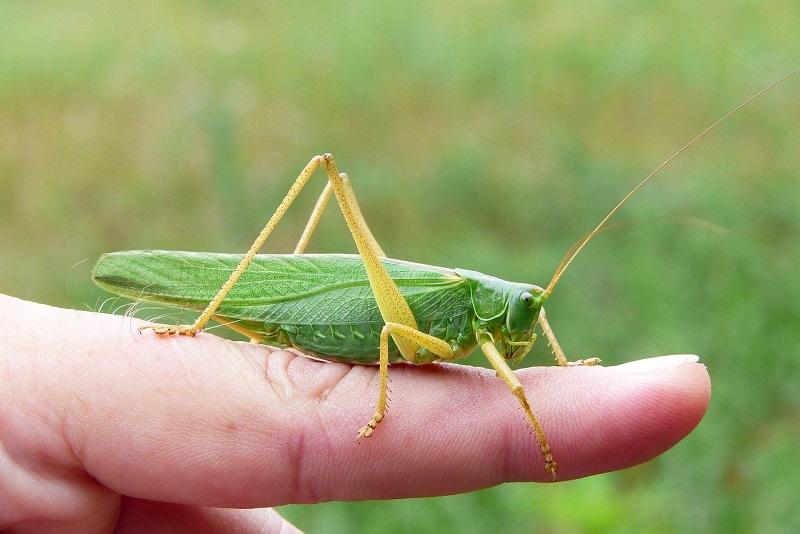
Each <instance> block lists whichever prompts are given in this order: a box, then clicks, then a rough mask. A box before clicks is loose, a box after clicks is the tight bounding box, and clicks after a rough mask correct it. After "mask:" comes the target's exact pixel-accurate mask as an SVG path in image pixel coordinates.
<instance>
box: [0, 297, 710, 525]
mask: <svg viewBox="0 0 800 534" xmlns="http://www.w3.org/2000/svg"><path fill="white" fill-rule="evenodd" d="M142 324H144V323H142V322H140V321H138V320H136V319H131V318H128V317H121V316H115V315H107V314H99V313H89V312H79V311H75V310H65V309H60V308H53V307H49V306H45V305H42V304H36V303H32V302H26V301H22V300H19V299H16V298H13V297H7V296H3V295H0V325H2V326H0V443H2V448H0V529H10V530H16V531H20V532H25V531H37V532H38V531H42V530H47V529H50V530H58V531H62V532H63V531H80V532H111V531H114V530H117V531H123V532H124V531H126V530H129V531H139V530H142V529H148V530H151V529H155V530H156V531H157V530H159V529H160V530H164V531H171V532H176V531H196V530H197V529H199V528H202V529H205V530H207V531H215V530H219V531H225V530H231V529H232V528H238V529H240V530H241V531H245V532H248V531H260V530H261V529H264V530H266V531H278V530H281V529H282V530H283V531H284V532H292V531H294V527H292V526H291V525H290V524H289V523H286V522H284V521H283V519H282V518H281V517H280V516H279V515H278V514H277V513H275V512H274V511H272V510H271V509H269V507H271V506H278V505H282V504H287V503H315V502H322V501H328V500H345V501H347V500H351V501H357V500H365V499H391V498H403V497H422V496H433V495H447V494H454V493H462V492H467V491H472V490H477V489H480V488H486V487H489V486H494V485H497V484H501V483H503V482H509V481H546V480H549V476H548V475H547V474H546V473H545V471H544V462H543V459H542V455H541V453H540V451H539V446H538V444H537V443H536V440H535V439H534V437H533V436H532V435H531V430H530V428H529V426H528V424H527V422H526V419H525V418H524V416H523V414H522V412H521V410H520V409H519V407H518V405H517V401H516V399H515V398H514V397H513V395H511V393H510V392H509V391H508V388H507V387H506V385H505V383H504V382H503V381H502V380H500V379H498V378H497V377H496V376H495V375H494V373H493V372H492V371H491V370H487V369H478V368H474V367H468V366H459V365H454V364H433V365H427V366H412V365H407V364H399V365H393V366H392V367H391V369H390V379H391V384H390V387H391V399H390V404H389V412H388V414H387V416H386V418H385V419H384V421H383V422H382V423H381V424H380V426H379V427H378V429H377V430H376V431H375V434H374V435H373V436H372V437H370V438H369V439H362V443H360V444H356V443H355V442H354V438H355V435H356V433H357V431H358V429H359V428H361V426H363V424H364V423H365V422H366V421H367V420H368V419H369V417H370V416H371V415H372V413H373V412H374V403H375V400H376V397H377V388H378V370H377V367H374V366H352V365H346V364H338V363H329V362H320V361H316V360H312V359H309V358H305V357H302V356H299V355H297V354H295V353H293V352H291V351H285V350H278V349H273V348H270V347H265V346H263V345H253V344H249V343H243V342H232V341H228V340H224V339H221V338H218V337H216V336H214V335H212V334H209V333H206V332H204V333H201V334H199V335H197V336H196V337H194V338H188V337H159V336H157V335H155V334H153V333H152V332H144V333H142V334H140V333H139V332H138V327H139V326H140V325H142ZM696 362H697V359H696V358H695V357H693V356H668V357H660V358H651V359H646V360H639V361H636V362H632V363H629V364H625V365H619V366H614V367H569V368H561V367H558V366H550V367H533V368H526V369H522V370H519V371H517V375H518V376H519V378H520V380H521V382H522V384H523V386H524V387H525V388H526V392H527V395H528V399H529V400H530V401H531V403H532V406H533V409H534V411H535V413H536V414H537V416H538V417H539V419H540V421H541V422H542V425H543V427H544V429H545V432H546V433H547V437H548V439H549V441H550V444H551V446H552V448H553V454H554V456H555V459H556V461H557V462H558V464H559V470H558V477H559V480H569V479H574V478H580V477H585V476H589V475H593V474H598V473H603V472H607V471H613V470H618V469H624V468H626V467H630V466H633V465H636V464H639V463H641V462H645V461H647V460H649V459H651V458H653V457H655V456H657V455H659V454H661V453H662V452H664V451H666V450H667V449H669V448H670V447H672V446H673V445H674V444H675V443H677V442H678V441H680V440H681V439H682V438H683V437H684V436H686V435H687V434H688V433H689V432H690V431H691V430H692V429H693V428H694V427H695V426H696V425H697V424H698V423H699V421H700V420H701V419H702V417H703V415H704V414H705V411H706V409H707V407H708V403H709V400H710V391H711V385H710V380H709V376H708V373H707V371H706V368H705V366H703V365H702V364H699V363H696ZM151 531H153V530H151Z"/></svg>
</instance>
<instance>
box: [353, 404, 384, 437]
mask: <svg viewBox="0 0 800 534" xmlns="http://www.w3.org/2000/svg"><path fill="white" fill-rule="evenodd" d="M381 421H383V414H382V413H380V412H375V415H373V416H372V419H370V420H369V423H367V424H366V425H364V427H363V428H362V429H361V430H359V431H358V435H357V436H356V443H361V438H368V437H370V436H371V435H372V433H373V432H374V431H375V427H376V426H378V423H380V422H381Z"/></svg>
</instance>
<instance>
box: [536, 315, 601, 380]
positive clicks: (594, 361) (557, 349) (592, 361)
mask: <svg viewBox="0 0 800 534" xmlns="http://www.w3.org/2000/svg"><path fill="white" fill-rule="evenodd" d="M539 324H540V325H542V331H544V335H545V337H546V338H547V342H548V343H550V347H552V349H553V354H555V356H556V361H557V362H558V365H560V366H561V367H575V366H579V365H600V364H601V363H602V362H603V361H602V360H601V359H600V358H587V359H585V360H577V361H574V362H571V361H569V360H567V357H566V356H565V355H564V351H563V349H562V348H561V345H559V343H558V340H557V339H556V336H555V334H553V329H552V328H550V323H548V322H547V315H545V313H544V308H542V309H541V310H539Z"/></svg>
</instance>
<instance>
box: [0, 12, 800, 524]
mask: <svg viewBox="0 0 800 534" xmlns="http://www.w3.org/2000/svg"><path fill="white" fill-rule="evenodd" d="M798 20H800V5H799V4H797V3H796V2H780V1H778V2H772V3H770V4H769V5H765V4H763V3H760V2H745V1H734V2H731V3H729V4H726V6H725V7H724V8H723V7H721V6H718V5H712V4H708V5H705V4H698V3H695V2H672V3H661V2H659V3H648V4H646V5H640V4H638V3H630V2H587V3H582V4H580V5H575V6H570V5H566V4H564V5H559V4H554V5H545V4H535V3H529V2H503V3H498V2H478V3H473V4H470V5H466V4H462V3H456V2H448V1H443V2H437V3H430V4H428V3H417V2H410V3H400V2H398V3H391V2H378V3H371V4H370V3H360V2H354V3H348V4H342V5H338V4H337V5H334V4H322V5H318V4H317V3H312V2H274V3H255V2H243V1H238V2H227V3H219V4H218V3H214V2H201V3H184V2H174V1H172V2H170V1H168V2H149V1H145V2H140V3H137V4H136V5H126V6H124V7H123V5H118V4H114V3H104V2H84V3H81V4H61V3H58V2H38V3H33V4H31V3H27V2H20V1H6V2H2V3H0V251H2V252H1V253H2V257H0V290H1V291H3V292H6V293H9V294H12V295H16V296H19V297H23V298H27V299H32V300H38V301H42V302H47V303H51V304H54V305H58V306H67V307H69V306H74V307H76V308H92V309H94V308H97V306H98V305H99V303H100V302H102V300H103V299H104V298H106V296H107V295H104V294H103V293H102V292H101V291H100V290H98V289H97V288H95V287H93V285H92V283H91V281H90V278H89V272H90V269H91V266H92V263H93V262H94V260H95V259H96V258H97V257H98V256H99V254H100V253H102V252H106V251H111V250H119V249H136V248H173V249H189V250H210V251H231V252H235V251H238V252H241V251H243V250H245V249H246V247H247V246H248V245H249V243H250V241H251V240H252V238H253V236H254V235H255V233H256V232H257V231H258V230H259V229H260V227H261V225H262V224H263V222H264V221H265V220H266V218H267V217H268V215H269V214H270V213H271V211H272V209H274V206H275V205H276V204H277V202H278V201H279V199H280V197H281V196H282V195H283V194H284V193H285V191H286V189H287V188H288V185H289V184H290V182H291V180H292V179H293V178H294V177H295V176H296V175H297V173H298V172H299V171H300V169H301V168H302V166H303V165H304V164H305V163H306V162H307V161H308V159H309V158H310V157H311V156H313V155H314V154H317V153H321V152H325V151H330V152H332V153H333V154H334V155H335V156H336V157H337V161H338V163H339V167H340V169H341V170H342V171H346V172H348V173H349V175H350V176H351V178H352V180H353V182H354V185H355V188H356V191H357V193H358V195H359V198H360V200H361V202H362V204H363V207H364V211H365V215H366V218H367V220H368V221H369V222H370V224H371V225H372V227H373V230H374V232H375V234H376V236H377V237H378V239H379V240H380V242H381V243H382V245H383V247H384V249H385V250H387V252H388V253H389V254H390V255H391V256H394V257H399V258H404V259H409V260H414V261H421V262H425V263H431V264H437V265H443V266H459V267H465V268H471V269H475V270H480V271H483V272H487V273H490V274H494V275H496V276H500V277H502V278H506V279H512V280H520V281H526V282H532V283H538V284H545V283H546V282H547V281H548V280H549V278H550V276H551V275H552V272H553V270H554V268H555V266H556V265H557V264H558V261H559V260H560V259H561V256H562V255H563V253H564V252H565V251H566V250H567V249H568V248H569V246H570V245H571V244H572V243H573V242H574V241H575V240H577V239H578V238H580V237H581V236H583V235H585V234H586V233H587V232H588V231H589V230H590V229H591V228H592V227H593V226H594V225H595V224H596V223H597V222H598V221H599V219H600V218H601V217H602V216H603V215H604V214H605V213H606V212H607V211H608V210H609V209H610V208H611V206H613V205H614V203H616V201H618V200H619V199H620V198H621V197H622V196H623V195H624V194H625V193H626V192H627V191H628V190H629V189H630V188H631V187H632V186H633V185H634V184H635V183H636V182H638V180H640V179H641V178H643V177H644V176H645V175H646V174H647V173H649V172H650V171H651V170H652V169H653V168H655V167H656V165H657V164H659V163H660V162H662V161H663V160H664V159H666V158H667V157H668V156H669V155H670V154H671V153H672V152H673V151H674V150H676V149H677V148H678V147H680V146H681V145H682V144H683V143H685V142H686V141H688V140H689V139H690V138H691V137H692V136H694V135H695V134H696V133H697V132H699V131H700V130H702V129H703V128H705V127H706V126H708V125H709V124H711V123H712V122H713V121H714V120H716V119H717V118H718V117H720V116H721V115H723V114H724V113H725V112H727V111H728V110H729V109H731V108H732V107H734V106H735V105H737V104H738V103H740V102H741V101H742V100H744V99H745V98H747V97H748V96H750V95H751V94H752V93H754V92H756V91H757V90H758V89H759V88H761V87H762V86H764V85H766V84H767V83H768V82H770V81H772V80H773V79H775V78H777V77H778V76H779V75H781V74H783V73H785V72H787V71H788V70H790V69H791V68H793V67H794V66H796V65H797V64H798V58H800V40H798V39H797V33H798V29H799V28H798V23H797V21H798ZM799 94H800V78H796V79H792V80H790V81H788V82H786V83H784V84H783V85H782V86H780V87H778V88H776V89H775V90H774V91H772V92H770V93H769V94H768V95H766V96H764V97H763V98H761V99H760V100H758V101H757V102H755V103H754V104H753V105H751V106H750V107H749V108H747V109H746V110H745V111H743V112H742V113H740V114H739V115H737V116H736V117H734V118H733V119H731V120H729V121H728V122H727V123H726V124H724V125H723V126H721V127H720V128H718V129H717V130H716V131H715V132H714V133H713V134H712V135H711V136H709V137H708V138H707V139H705V140H703V142H702V143H701V144H700V145H698V146H697V147H696V148H693V149H692V150H691V151H689V152H687V153H686V154H684V155H682V156H681V157H680V158H679V160H678V161H676V162H675V163H674V164H673V165H671V166H670V167H669V168H668V169H667V170H665V171H664V173H663V175H662V176H660V177H659V178H658V179H657V180H656V181H654V182H653V183H652V184H650V185H649V186H648V187H647V188H646V189H645V190H643V191H642V192H641V193H640V194H639V195H638V196H637V197H636V198H635V199H634V200H633V201H632V202H631V203H630V204H629V205H628V206H627V207H626V208H625V210H624V211H623V212H621V213H620V216H619V218H618V220H620V221H622V220H633V221H637V223H636V224H635V225H633V226H628V227H625V228H623V229H620V230H617V231H613V232H608V233H606V234H603V235H602V236H601V237H599V238H598V239H597V241H596V242H595V243H593V244H592V246H590V247H589V248H588V249H587V250H586V252H585V253H584V254H583V255H582V256H581V258H580V259H579V261H577V262H576V264H575V266H574V267H573V268H572V269H571V270H570V271H569V273H568V274H567V275H566V276H565V277H564V279H563V280H562V282H561V283H560V285H559V287H558V288H557V290H556V291H555V293H554V296H553V298H552V299H551V301H549V302H548V315H549V316H550V319H551V323H552V324H553V326H554V328H555V329H556V333H557V334H558V335H559V339H560V340H561V342H562V344H564V345H565V349H566V350H567V351H568V353H569V354H572V355H574V357H583V356H593V355H599V356H602V357H603V359H604V360H605V361H606V362H608V363H610V364H616V363H620V362H622V361H626V360H629V359H633V358H638V357H643V356H650V355H658V354H668V353H673V352H692V353H697V354H699V355H700V356H701V358H702V361H703V362H704V363H705V364H706V365H707V366H708V367H709V370H710V372H711V376H712V382H713V386H714V391H713V397H712V404H711V408H710V410H709V413H708V415H707V417H706V418H705V419H704V420H703V422H702V423H701V424H700V426H699V427H698V428H697V430H696V431H695V432H694V433H692V435H690V436H689V437H688V438H687V439H686V440H685V441H683V442H682V443H681V444H679V445H678V446H676V447H675V448H674V449H672V450H671V451H669V452H667V453H666V454H665V455H663V456H662V457H661V458H659V459H657V460H655V461H653V462H650V463H648V464H646V465H643V466H640V467H637V468H634V469H630V470H627V471H625V472H622V473H614V474H609V475H603V476H600V477H594V478H592V479H588V480H581V481H575V482H570V483H566V484H563V485H558V486H538V485H534V484H524V485H523V484H517V485H505V486H502V487H498V488H492V489H489V490H485V491H480V492H476V493H472V494H468V495H459V496H452V497H443V498H436V499H420V500H402V501H393V502H378V503H326V504H320V505H313V506H288V507H283V508H282V512H283V513H284V514H285V515H286V516H287V517H288V518H289V519H290V520H292V521H293V522H294V523H295V524H296V525H298V526H299V527H301V528H305V529H308V530H310V531H326V532H334V531H343V532H344V531H352V530H354V529H359V530H361V529H367V528H378V527H379V528H380V529H381V530H382V531H385V532H392V531H395V532H407V531H420V532H424V531H441V530H443V529H444V530H454V529H456V528H458V529H460V530H461V531H464V532H468V531H474V532H478V531H485V530H489V529H498V528H499V529H507V530H514V531H530V532H582V531H609V530H613V531H615V532H625V531H631V532H634V531H635V532H640V531H643V530H645V531H650V532H662V531H663V532H673V531H682V532H686V531H704V532H706V531H728V532H752V531H761V532H766V531H769V532H779V531H785V532H791V531H794V530H796V529H797V528H798V527H800V511H798V508H797V506H796V503H797V501H798V497H800V490H799V489H798V488H800V474H798V470H797V469H795V468H796V467H797V465H798V461H797V453H796V451H797V450H798V445H800V425H798V418H800V393H798V391H799V390H798V382H799V381H800V359H799V358H798V348H797V347H798V345H800V343H799V342H800V335H798V324H800V277H798V276H797V272H798V267H800V215H798V213H800V189H799V188H798V183H799V182H798V176H797V174H798V168H800V151H798V147H800V143H798V132H799V131H800V128H798V124H800V97H798V95H799ZM320 184H321V181H320ZM315 194H316V193H309V194H308V195H305V197H307V198H304V202H305V208H300V209H294V210H293V211H292V212H291V213H290V216H289V219H288V220H287V222H286V224H285V226H284V231H283V232H279V234H278V235H276V236H275V240H274V241H272V243H270V244H269V245H268V248H269V250H273V251H286V250H290V248H291V247H292V245H293V243H292V241H293V240H296V239H297V235H299V232H300V231H301V229H302V225H303V223H304V222H305V221H304V219H305V217H306V216H307V210H308V207H309V206H310V205H311V203H313V201H314V196H315ZM388 212H390V213H391V217H387V216H386V214H387V213H388ZM328 215H329V216H327V215H326V217H325V222H326V224H325V225H324V227H323V228H321V229H320V231H319V233H318V234H317V235H316V237H315V239H314V241H313V243H312V246H313V247H314V249H315V250H317V251H323V252H331V251H352V250H353V246H352V244H351V243H350V241H349V238H348V236H347V234H346V230H345V228H344V225H343V224H342V223H341V221H340V220H339V217H337V214H335V213H334V212H333V210H330V213H329V214H328ZM688 219H693V220H698V221H700V222H699V223H687V222H681V221H685V220H688ZM81 262H82V263H81ZM476 361H478V360H476ZM545 362H549V358H548V356H547V354H546V351H545V350H544V347H543V344H540V345H539V346H538V347H537V349H536V350H535V352H534V354H532V355H531V356H529V358H528V359H527V360H526V362H525V363H526V364H527V365H531V364H543V363H545ZM532 394H533V395H534V396H535V392H533V393H532ZM534 398H535V397H534Z"/></svg>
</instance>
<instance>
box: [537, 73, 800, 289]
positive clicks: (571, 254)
mask: <svg viewBox="0 0 800 534" xmlns="http://www.w3.org/2000/svg"><path fill="white" fill-rule="evenodd" d="M798 71H800V67H797V68H796V69H794V70H793V71H791V72H790V73H789V74H786V75H785V76H783V77H781V78H780V79H779V80H777V81H774V82H772V83H771V84H769V85H768V86H766V87H765V88H763V89H762V90H760V91H759V92H757V93H756V94H754V95H753V96H751V97H750V98H748V99H747V100H745V101H744V102H742V103H741V104H739V105H738V106H736V107H735V108H733V109H732V110H731V111H729V112H728V113H726V114H725V115H724V116H723V117H722V118H720V119H719V120H717V121H716V122H715V123H714V124H712V125H711V126H709V127H708V128H706V129H705V130H703V131H702V132H700V133H699V134H697V136H695V138H694V139H692V140H691V141H689V142H688V143H686V144H685V145H683V147H681V149H680V150H678V151H677V152H675V153H674V154H673V155H671V156H670V157H669V158H667V160H666V161H665V162H664V163H662V164H661V165H659V166H658V167H657V168H656V170H654V171H653V172H651V173H650V174H649V175H648V176H647V178H645V179H644V180H642V181H641V182H639V185H637V186H636V187H634V188H633V189H631V191H630V192H629V193H628V194H627V195H625V197H624V198H623V199H622V200H620V201H619V203H618V204H617V205H616V206H614V209H612V210H611V211H610V212H608V215H606V216H605V217H603V220H602V221H600V224H598V225H597V226H595V228H594V230H592V231H591V232H590V233H589V235H587V236H586V237H584V238H583V239H581V240H579V241H578V242H577V243H575V244H574V245H573V246H572V247H571V248H570V250H569V251H568V252H567V254H566V255H565V256H564V259H563V260H561V263H560V264H559V266H558V268H557V269H556V272H555V274H554V275H553V278H552V280H550V283H549V284H547V289H545V290H544V294H543V296H544V297H545V298H547V297H549V296H550V293H552V292H553V288H554V287H555V285H556V282H558V281H559V279H560V278H561V276H562V275H563V274H564V272H565V271H566V270H567V268H568V267H569V266H570V265H572V261H573V260H574V259H575V258H576V257H577V256H578V254H580V252H581V251H582V250H583V249H584V247H585V246H586V245H587V244H588V243H589V241H591V239H592V238H593V237H594V236H596V235H597V234H598V233H599V232H600V230H601V229H602V228H603V226H605V224H606V223H607V222H608V220H609V219H610V218H611V217H613V216H614V214H615V213H617V211H619V209H620V208H621V207H622V206H624V205H625V203H626V202H628V200H629V199H630V198H631V197H632V196H633V195H635V194H636V192H637V191H639V189H641V188H642V186H644V185H645V184H646V183H647V182H649V181H650V179H651V178H653V176H655V175H656V174H658V173H659V172H661V169H663V168H664V167H666V166H667V165H669V164H670V163H671V162H672V160H674V159H675V158H677V157H678V156H680V155H681V154H682V153H683V152H684V151H686V150H687V149H688V148H689V147H691V146H692V145H694V144H695V143H696V142H697V141H699V140H700V139H702V138H703V137H705V135H706V134H707V133H708V132H710V131H711V130H713V129H714V128H716V127H717V126H718V125H719V124H720V123H722V122H725V121H726V120H728V118H729V117H730V116H731V115H733V114H734V113H736V112H737V111H739V110H740V109H742V108H743V107H745V106H746V105H747V104H749V103H750V102H752V101H753V100H755V99H756V98H758V97H760V96H761V95H763V94H764V93H766V92H767V91H769V90H770V89H772V88H773V87H775V86H776V85H778V84H779V83H781V82H783V81H784V80H785V79H786V78H789V77H790V76H792V75H794V74H796V73H797V72H798Z"/></svg>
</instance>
